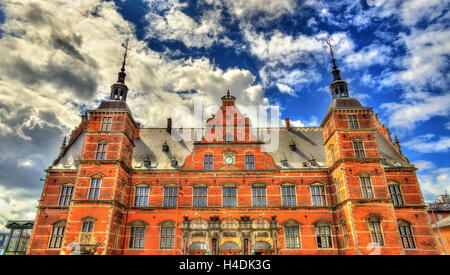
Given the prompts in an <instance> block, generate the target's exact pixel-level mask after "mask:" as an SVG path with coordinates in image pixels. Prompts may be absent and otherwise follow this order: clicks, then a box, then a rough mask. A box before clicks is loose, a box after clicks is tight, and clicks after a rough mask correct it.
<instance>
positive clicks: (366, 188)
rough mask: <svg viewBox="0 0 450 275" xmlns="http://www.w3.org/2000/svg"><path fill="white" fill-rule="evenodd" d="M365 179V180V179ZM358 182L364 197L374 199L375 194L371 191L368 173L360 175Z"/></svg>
mask: <svg viewBox="0 0 450 275" xmlns="http://www.w3.org/2000/svg"><path fill="white" fill-rule="evenodd" d="M366 179H367V180H366ZM359 182H360V184H361V193H362V195H363V198H364V199H374V198H375V194H374V192H373V187H372V180H371V179H370V176H369V175H366V174H364V175H360V176H359ZM369 194H370V196H369Z"/></svg>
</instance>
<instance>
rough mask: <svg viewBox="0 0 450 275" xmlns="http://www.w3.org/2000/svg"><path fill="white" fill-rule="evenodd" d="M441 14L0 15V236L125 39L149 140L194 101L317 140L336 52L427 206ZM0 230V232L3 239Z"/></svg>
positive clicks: (231, 9)
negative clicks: (250, 112) (247, 113)
mask: <svg viewBox="0 0 450 275" xmlns="http://www.w3.org/2000/svg"><path fill="white" fill-rule="evenodd" d="M448 7H449V1H442V0H427V1H424V0H410V1H398V0H390V1H388V0H362V1H350V0H341V1H318V0H314V1H313V0H307V1H296V0H278V1H270V0H233V1H231V0H230V1H228V0H197V1H182V0H164V1H163V0H116V1H100V0H49V1H33V0H24V1H15V0H9V1H3V2H2V3H0V51H1V52H2V53H4V54H3V58H2V59H1V60H0V140H1V145H2V146H1V148H0V150H1V151H0V152H1V154H0V176H1V177H0V223H4V221H5V220H6V219H17V218H34V215H35V206H36V201H37V200H38V199H39V196H40V193H41V191H42V182H40V181H39V179H40V178H44V177H45V173H44V169H45V168H47V167H48V166H49V165H50V164H51V162H52V160H53V159H54V158H55V157H56V155H57V154H58V149H59V147H60V143H61V140H62V138H63V136H65V135H68V134H70V131H71V130H72V129H73V128H74V127H76V126H77V125H78V123H79V122H80V116H79V115H80V113H81V112H82V110H85V109H94V108H96V107H97V106H98V104H99V102H100V101H101V100H103V99H106V98H107V97H108V95H109V87H110V85H111V84H112V83H113V82H114V81H115V80H116V76H117V72H118V70H119V68H120V62H121V54H122V50H123V49H122V48H121V47H120V45H121V43H122V42H123V41H124V40H125V39H127V38H129V39H130V46H131V52H130V55H129V59H128V67H127V73H128V78H127V84H128V86H129V88H130V90H131V91H130V93H129V99H128V104H129V106H130V108H131V109H132V110H133V114H134V116H135V117H136V119H137V120H138V121H140V122H142V123H143V124H144V125H145V126H146V127H152V126H155V127H161V126H164V124H165V121H166V118H167V117H169V116H170V115H171V113H170V110H171V109H173V108H176V107H178V106H188V107H189V108H192V106H193V97H194V96H200V97H202V98H203V99H204V101H205V102H206V103H207V104H216V105H217V104H219V98H220V97H221V96H222V95H223V94H224V93H225V91H226V90H227V89H230V90H231V92H232V93H233V94H234V95H235V96H237V98H238V103H241V104H245V105H279V106H280V108H281V111H282V114H281V117H280V123H281V121H282V119H283V118H285V117H289V118H291V120H292V121H293V124H294V125H296V126H318V125H319V124H320V122H321V120H322V118H323V117H324V115H325V112H326V109H327V108H328V106H329V104H330V102H331V95H330V92H329V90H328V86H329V84H330V83H331V81H332V76H331V63H330V56H329V52H328V49H327V47H326V43H325V41H326V40H327V39H330V40H331V41H332V43H333V44H334V48H335V55H336V58H337V63H338V66H339V67H340V69H341V75H342V77H343V78H344V79H345V80H346V81H347V82H348V83H349V89H350V95H351V96H353V97H356V98H358V99H359V100H360V101H361V102H362V103H363V105H364V106H366V107H373V108H374V111H375V112H376V113H378V117H379V119H380V121H381V122H382V123H384V124H385V125H386V126H387V127H388V128H389V129H390V131H391V133H392V134H394V133H396V134H397V136H398V137H399V139H400V142H401V145H402V150H403V152H404V154H405V155H406V156H407V157H408V158H409V160H410V161H411V162H412V163H414V164H415V165H416V166H417V167H418V168H419V169H420V170H419V171H418V175H419V180H420V181H421V186H422V191H423V194H424V196H425V199H426V200H434V198H435V196H436V195H439V194H441V193H443V192H444V191H445V190H447V191H450V190H449V189H450V188H449V186H450V162H449V160H448V156H449V149H450V119H449V115H450V93H449V92H448V91H449V86H450V85H449V84H450V82H449V78H448V71H449V66H450V30H449V24H450V14H449V11H448V9H449V8H448ZM0 229H1V227H0Z"/></svg>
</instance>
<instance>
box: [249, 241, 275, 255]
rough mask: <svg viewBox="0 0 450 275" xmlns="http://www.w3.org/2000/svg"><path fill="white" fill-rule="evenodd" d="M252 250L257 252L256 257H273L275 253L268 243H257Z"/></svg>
mask: <svg viewBox="0 0 450 275" xmlns="http://www.w3.org/2000/svg"><path fill="white" fill-rule="evenodd" d="M252 250H253V251H254V252H255V255H272V253H273V251H272V248H271V246H270V244H269V243H268V242H263V241H260V242H256V243H255V244H254V245H253V246H252Z"/></svg>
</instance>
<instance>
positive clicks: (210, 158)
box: [203, 154, 214, 170]
mask: <svg viewBox="0 0 450 275" xmlns="http://www.w3.org/2000/svg"><path fill="white" fill-rule="evenodd" d="M213 169H214V155H212V154H205V155H204V156H203V170H213Z"/></svg>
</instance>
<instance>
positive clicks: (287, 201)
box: [280, 184, 297, 207]
mask: <svg viewBox="0 0 450 275" xmlns="http://www.w3.org/2000/svg"><path fill="white" fill-rule="evenodd" d="M280 189H281V190H280V191H281V205H282V206H284V207H295V206H297V190H296V189H297V186H295V185H294V184H284V185H281V186H280ZM286 189H289V190H290V192H285V190H286ZM292 190H293V191H294V192H293V194H292V192H291V191H292ZM287 193H289V194H287ZM291 202H293V203H291Z"/></svg>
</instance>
